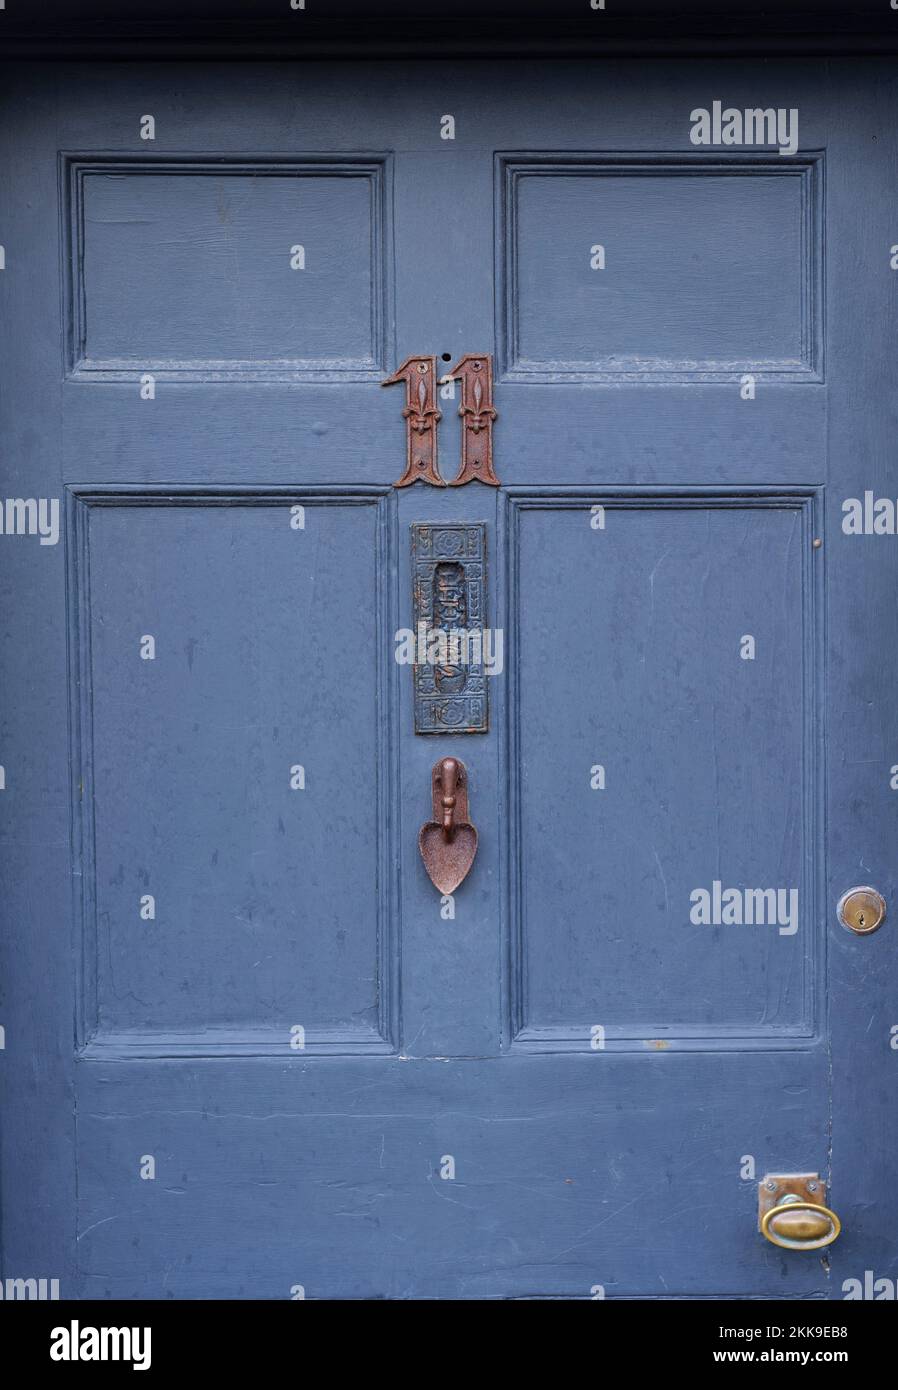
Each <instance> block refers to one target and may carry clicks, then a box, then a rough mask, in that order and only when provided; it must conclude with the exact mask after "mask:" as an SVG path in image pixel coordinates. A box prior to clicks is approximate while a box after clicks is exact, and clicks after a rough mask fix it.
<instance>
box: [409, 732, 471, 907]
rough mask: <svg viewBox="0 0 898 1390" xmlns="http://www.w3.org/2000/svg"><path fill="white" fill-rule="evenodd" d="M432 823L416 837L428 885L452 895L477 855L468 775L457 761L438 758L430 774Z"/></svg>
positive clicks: (422, 828) (424, 827) (425, 826)
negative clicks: (469, 812) (470, 818)
mask: <svg viewBox="0 0 898 1390" xmlns="http://www.w3.org/2000/svg"><path fill="white" fill-rule="evenodd" d="M431 793H432V800H433V820H432V821H428V822H427V824H426V825H422V827H421V831H420V834H419V835H418V846H419V848H420V850H421V858H422V859H423V860H424V867H425V869H426V870H427V873H428V876H429V877H430V881H431V883H432V884H433V885H434V887H435V888H438V889H439V891H440V892H441V893H454V892H455V890H456V888H457V887H458V885H459V884H460V883H461V882H462V881H463V880H464V878H465V877H466V875H467V873H468V870H469V869H470V867H471V865H472V864H473V863H474V856H475V854H476V853H477V831H476V830H475V829H474V826H473V825H471V823H470V821H469V820H468V773H467V769H466V767H465V765H464V763H462V762H459V760H458V759H457V758H441V759H440V761H439V762H438V763H435V764H434V767H433V772H432V773H431Z"/></svg>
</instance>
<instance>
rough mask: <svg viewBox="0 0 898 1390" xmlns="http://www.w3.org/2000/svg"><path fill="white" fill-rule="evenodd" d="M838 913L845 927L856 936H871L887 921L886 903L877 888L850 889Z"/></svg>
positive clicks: (837, 909) (841, 902)
mask: <svg viewBox="0 0 898 1390" xmlns="http://www.w3.org/2000/svg"><path fill="white" fill-rule="evenodd" d="M836 912H837V913H838V917H839V921H840V922H841V923H842V926H843V927H847V928H848V930H849V931H853V932H854V933H855V935H856V936H869V935H870V933H871V932H874V931H876V929H877V927H881V926H882V924H883V922H884V921H885V915H886V902H885V898H884V897H883V896H882V894H881V893H877V891H876V889H875V888H869V887H862V888H850V889H849V890H848V892H847V893H843V894H842V897H841V898H840V899H839V902H838V905H837V907H836Z"/></svg>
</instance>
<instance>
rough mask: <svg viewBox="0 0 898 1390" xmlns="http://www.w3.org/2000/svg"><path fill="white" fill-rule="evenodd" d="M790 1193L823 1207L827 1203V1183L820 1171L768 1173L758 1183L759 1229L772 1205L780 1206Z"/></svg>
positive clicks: (803, 1200)
mask: <svg viewBox="0 0 898 1390" xmlns="http://www.w3.org/2000/svg"><path fill="white" fill-rule="evenodd" d="M790 1195H791V1196H794V1197H798V1198H799V1199H800V1200H801V1201H802V1202H812V1203H813V1205H814V1206H816V1207H822V1206H825V1205H826V1183H825V1182H823V1180H822V1179H821V1177H820V1174H819V1173H767V1174H766V1176H765V1177H763V1178H762V1179H761V1181H760V1182H759V1183H758V1230H759V1231H760V1229H761V1222H762V1220H763V1219H764V1217H765V1216H766V1215H767V1213H768V1211H770V1209H771V1207H776V1206H779V1204H780V1202H782V1200H783V1198H784V1197H788V1196H790ZM773 1219H774V1221H775V1220H776V1219H777V1218H776V1217H774V1218H773Z"/></svg>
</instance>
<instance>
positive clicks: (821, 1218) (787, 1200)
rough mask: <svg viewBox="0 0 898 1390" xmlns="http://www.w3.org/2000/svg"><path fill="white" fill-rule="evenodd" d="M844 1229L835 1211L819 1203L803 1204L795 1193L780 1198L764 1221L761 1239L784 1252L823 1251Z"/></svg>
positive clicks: (763, 1217) (765, 1215) (762, 1219)
mask: <svg viewBox="0 0 898 1390" xmlns="http://www.w3.org/2000/svg"><path fill="white" fill-rule="evenodd" d="M841 1229H842V1223H841V1221H840V1220H839V1218H838V1217H837V1216H836V1213H835V1212H834V1211H830V1209H829V1207H824V1206H822V1205H821V1204H820V1203H819V1202H803V1201H802V1200H801V1198H800V1197H798V1196H796V1195H795V1193H792V1192H790V1193H788V1194H787V1195H786V1196H785V1197H781V1198H780V1199H779V1201H778V1203H777V1205H776V1206H775V1207H771V1208H770V1210H769V1211H767V1212H765V1213H764V1215H763V1216H762V1217H761V1235H762V1236H766V1238H767V1239H768V1240H769V1241H770V1242H771V1243H772V1244H773V1245H780V1246H782V1247H783V1249H785V1250H821V1249H822V1248H823V1246H824V1245H832V1243H833V1241H834V1240H835V1238H836V1236H837V1235H838V1234H839V1232H840V1231H841Z"/></svg>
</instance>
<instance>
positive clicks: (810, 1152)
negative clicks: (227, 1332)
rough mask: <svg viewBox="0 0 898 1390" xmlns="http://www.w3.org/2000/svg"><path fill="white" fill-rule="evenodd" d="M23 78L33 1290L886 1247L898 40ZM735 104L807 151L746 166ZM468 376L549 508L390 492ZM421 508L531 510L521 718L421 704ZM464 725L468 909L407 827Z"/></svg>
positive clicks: (21, 985) (713, 1292)
mask: <svg viewBox="0 0 898 1390" xmlns="http://www.w3.org/2000/svg"><path fill="white" fill-rule="evenodd" d="M485 78H488V80H484V79H485ZM7 90H8V95H7V98H6V100H7V103H8V110H9V111H10V112H12V113H14V115H15V119H14V120H12V119H9V120H7V121H5V122H4V123H3V130H4V141H5V146H6V149H5V154H4V180H5V186H6V189H7V193H8V197H7V199H6V200H5V201H6V208H7V210H6V213H5V218H4V232H3V241H4V245H5V251H6V261H5V269H4V271H3V273H2V277H0V281H2V290H3V294H4V296H5V312H4V321H5V323H6V325H7V330H8V331H7V333H6V334H5V335H4V341H3V365H2V380H3V384H4V385H3V393H2V404H3V409H4V411H5V420H4V425H5V438H6V440H7V441H8V448H7V455H6V483H5V489H4V498H6V497H8V498H9V500H4V503H3V507H4V511H3V519H4V533H3V535H2V537H0V548H2V558H3V563H4V574H5V584H4V593H5V595H6V602H5V613H6V629H7V640H6V643H5V646H4V660H5V663H6V668H7V671H8V683H7V689H8V691H9V703H8V707H7V710H6V713H5V717H4V725H3V746H2V764H3V767H4V784H3V786H4V789H3V792H2V794H0V814H2V817H3V842H4V849H5V862H6V877H5V885H4V904H5V908H6V920H7V932H6V937H5V965H4V971H3V976H4V984H5V999H4V1004H3V1015H2V1023H3V1027H4V1030H5V1048H4V1050H3V1052H2V1067H0V1074H2V1077H3V1085H4V1088H5V1095H6V1102H5V1107H4V1121H3V1150H2V1162H0V1180H2V1191H3V1213H2V1235H3V1242H4V1245H3V1267H2V1273H3V1275H4V1276H5V1277H13V1276H15V1277H34V1278H40V1277H45V1278H59V1279H60V1281H61V1290H62V1294H63V1296H75V1297H83V1298H88V1299H104V1298H109V1297H122V1298H139V1297H150V1298H207V1297H224V1298H257V1299H258V1298H282V1299H289V1298H296V1297H302V1296H305V1297H308V1298H436V1299H440V1298H466V1299H484V1298H485V1299H493V1298H515V1297H561V1298H582V1299H589V1298H596V1297H601V1296H603V1295H604V1296H606V1297H609V1298H610V1297H640V1298H669V1297H707V1296H717V1297H734V1298H739V1297H789V1298H792V1297H795V1298H813V1297H824V1298H836V1299H838V1298H842V1297H843V1296H845V1294H846V1292H849V1291H850V1290H851V1288H852V1287H853V1286H852V1285H851V1282H850V1281H851V1280H853V1279H859V1280H861V1281H863V1280H864V1278H865V1272H867V1271H872V1276H871V1277H875V1278H877V1279H886V1278H888V1277H891V1278H893V1279H894V1278H895V1276H896V1265H895V1262H896V1258H898V1257H896V1250H898V1240H896V1236H898V1230H896V1217H895V1209H894V1201H893V1200H892V1196H891V1193H892V1189H893V1186H894V1183H893V1179H892V1177H891V1161H892V1155H893V1154H894V1152H895V1148H896V1143H898V1119H896V1115H898V1109H896V1106H895V1103H894V1102H895V1086H896V1066H898V1063H896V1060H895V1058H896V1052H895V1040H894V1032H895V1026H896V1025H895V1018H896V1013H895V966H894V960H895V948H894V940H895V931H896V926H895V923H894V921H892V920H890V919H889V918H888V917H887V918H886V922H885V924H884V925H883V927H882V928H881V929H880V930H879V931H878V932H876V933H875V934H871V935H858V934H854V933H852V932H850V931H848V930H846V928H845V927H843V926H842V925H841V924H840V923H839V922H838V920H837V918H836V913H835V904H836V901H837V900H838V899H839V897H840V896H841V895H842V894H843V893H844V892H845V891H846V890H848V889H850V888H852V887H853V886H855V885H871V886H872V887H874V888H876V889H877V890H879V891H880V892H881V893H882V894H883V895H884V897H885V899H886V901H887V902H890V901H892V900H893V899H894V895H895V891H896V884H895V873H894V853H893V851H894V838H895V816H896V793H895V790H894V786H895V785H896V778H895V774H894V770H893V764H898V715H896V712H895V708H894V700H893V699H892V695H891V692H892V688H893V686H894V678H895V669H894V667H895V657H894V652H895V642H894V641H893V636H894V628H895V617H894V613H895V605H894V602H893V595H894V591H895V581H896V572H898V564H896V553H898V552H896V550H895V546H896V544H898V542H896V540H895V538H894V530H895V525H894V507H893V504H894V497H895V494H896V487H895V484H894V470H893V467H892V464H893V459H892V435H893V434H894V408H893V401H894V387H893V362H894V349H895V326H894V325H895V317H894V315H895V294H896V288H895V286H896V276H895V274H894V272H893V270H892V269H891V268H890V255H891V247H892V243H893V241H895V240H896V235H895V226H894V218H893V215H892V212H891V206H890V200H889V197H888V194H887V189H888V188H889V186H890V176H891V172H892V169H893V165H894V159H895V135H894V132H895V130H896V129H898V120H896V116H898V111H896V97H895V89H894V82H893V79H892V77H891V76H890V74H889V73H887V72H886V71H885V69H881V68H879V67H878V66H877V65H876V64H875V63H870V64H866V65H865V66H864V67H863V68H862V69H858V68H852V67H848V66H846V67H844V68H843V67H840V66H839V64H832V65H831V67H830V71H829V76H828V79H827V82H826V83H825V84H824V83H822V82H821V80H820V72H819V69H817V68H814V67H805V66H802V65H801V64H788V63H784V64H780V65H772V66H771V65H766V66H765V65H760V64H758V65H755V64H750V63H749V64H745V65H740V66H738V67H737V66H730V65H727V64H722V63H721V64H714V63H704V64H702V63H698V64H689V63H681V64H679V65H677V66H676V68H674V67H672V66H669V65H667V64H665V63H661V62H658V63H653V64H651V65H640V64H636V63H633V64H629V65H628V64H626V63H624V62H617V63H615V64H613V65H607V66H606V65H603V64H602V63H582V64H581V63H547V64H539V65H530V64H528V63H523V62H521V63H509V64H507V65H505V66H504V67H501V69H498V70H497V68H496V67H495V66H493V67H491V68H489V69H487V68H485V67H484V68H478V67H477V65H474V66H473V67H472V66H466V65H464V64H444V63H432V64H429V65H414V64H411V63H409V64H401V63H400V64H393V65H387V66H383V67H378V66H369V67H362V66H361V65H347V66H345V67H341V66H339V65H330V64H324V63H319V64H312V65H309V66H308V67H307V68H302V67H301V66H296V65H294V66H277V65H274V66H271V67H267V68H266V67H264V66H258V65H257V66H252V65H248V66H246V65H240V66H233V67H215V66H196V67H191V66H189V65H186V64H182V65H179V66H177V67H172V68H169V67H166V66H164V65H153V66H146V67H143V66H140V65H134V64H132V65H128V66H126V67H122V68H94V67H90V66H85V67H82V68H78V67H75V66H68V65H67V66H65V67H61V68H59V69H53V70H52V71H48V70H46V69H42V68H40V67H37V68H35V69H34V70H30V71H29V70H26V71H18V72H16V73H13V74H11V75H10V77H9V83H8V89H7ZM718 99H722V100H723V106H724V107H726V108H729V109H731V110H733V111H736V112H738V113H745V112H749V111H756V110H761V111H764V110H768V109H769V110H770V111H771V112H773V113H774V116H776V113H782V114H783V117H784V121H783V128H782V130H780V129H779V128H778V127H777V126H776V121H774V124H773V125H772V126H770V128H769V129H768V127H767V126H766V124H764V122H761V123H760V124H758V123H757V122H755V123H754V125H751V123H749V122H748V121H747V120H746V119H743V115H742V114H740V120H739V124H738V130H737V128H736V124H735V122H734V121H733V119H732V118H730V124H729V126H728V130H729V134H730V135H731V136H733V138H732V139H729V138H728V139H726V140H724V139H723V128H722V124H721V116H720V112H719V111H715V102H716V101H718ZM702 112H706V113H707V130H705V129H704V127H703V125H702V120H703V117H702V114H701V113H702ZM697 113H698V114H697ZM715 122H716V125H715ZM775 127H776V128H775ZM737 134H738V137H739V138H738V139H736V135H737ZM704 135H707V137H708V138H707V141H705V140H704ZM752 135H753V136H755V137H758V136H764V137H765V138H763V139H759V138H754V139H752V138H748V137H750V136H752ZM768 135H771V136H772V137H773V138H771V139H767V138H766V136H768ZM715 137H717V138H715ZM860 208H863V210H864V211H863V218H862V220H859V213H858V209H860ZM468 352H482V353H487V352H489V353H491V354H492V355H493V359H494V368H495V399H496V405H497V407H498V411H499V418H498V421H497V424H496V429H495V467H496V472H497V474H498V477H499V479H500V480H501V483H502V486H501V488H500V489H498V490H496V489H492V488H489V487H484V486H481V485H479V484H477V483H474V484H471V485H470V486H465V487H460V488H457V489H453V488H437V487H429V486H426V485H425V484H422V483H419V484H416V485H415V486H413V487H409V488H405V489H402V490H397V489H395V488H394V487H393V486H392V484H393V482H394V480H396V479H397V478H398V477H399V476H400V474H401V472H402V470H403V467H404V461H405V453H404V450H405V424H404V421H403V418H402V414H401V406H402V401H401V399H399V398H398V397H399V394H400V393H398V392H397V390H396V389H395V388H394V389H393V390H390V391H382V390H381V389H380V386H379V383H380V382H381V380H382V379H383V378H384V377H386V376H387V375H389V374H390V373H391V372H393V371H394V370H395V368H396V366H397V364H399V363H400V362H401V361H402V360H403V359H405V358H406V357H408V356H409V355H411V354H435V355H436V356H437V358H438V360H439V361H440V362H445V363H447V364H448V363H450V362H454V361H456V360H457V359H458V358H459V357H461V356H462V355H463V354H464V353H468ZM457 404H458V401H457V398H456V400H455V401H454V402H453V401H452V400H451V399H450V398H449V396H448V394H446V395H444V396H443V397H442V398H441V399H440V407H441V409H442V412H443V420H442V424H441V429H440V457H441V463H442V469H443V473H444V475H445V476H448V477H451V476H452V475H453V474H454V472H455V471H456V468H457V461H458V457H459V448H460V437H459V429H460V423H459V420H458V417H457V414H456V406H457ZM881 498H883V499H891V500H890V504H889V505H892V507H893V510H892V513H891V516H892V521H891V526H890V525H889V515H890V513H889V509H888V506H882V505H879V504H878V501H877V499H881ZM851 499H857V507H855V506H854V505H853V503H852V502H851ZM32 503H33V504H34V505H33V507H32V505H31V504H32ZM55 504H58V506H59V511H58V514H56V513H55V512H54V505H55ZM865 508H866V510H865ZM54 515H56V516H57V523H58V525H57V528H56V530H55V532H54V520H53V519H54ZM867 521H869V525H867V524H866V522H867ZM422 522H423V523H431V522H433V523H439V524H443V523H446V524H448V523H452V524H462V523H464V524H469V523H483V524H484V525H485V528H486V531H485V534H486V543H487V570H488V578H487V586H486V620H487V622H488V624H489V625H490V626H491V628H493V629H494V630H495V631H497V632H501V633H502V634H503V638H504V662H503V666H502V670H501V672H497V673H496V674H495V675H493V676H490V677H488V683H489V694H490V727H489V730H488V731H487V732H485V733H479V734H466V735H463V734H455V735H451V734H449V735H447V736H445V737H441V736H430V735H422V734H416V733H415V726H414V712H413V688H412V675H411V672H410V670H409V669H408V667H405V666H402V665H400V664H399V663H398V662H397V661H396V660H395V650H396V644H395V634H396V632H397V631H398V630H399V629H401V628H403V627H408V626H410V625H411V623H412V617H413V615H412V578H413V576H412V571H411V562H410V528H411V527H412V526H413V525H415V524H418V523H422ZM449 755H451V756H454V757H456V758H461V759H462V760H463V761H464V762H465V764H466V767H467V770H468V777H469V795H470V808H471V817H472V819H473V822H474V823H475V825H476V826H477V829H478V832H479V850H478V854H477V858H476V860H475V863H474V866H473V869H472V870H471V872H470V874H469V876H468V878H467V880H466V881H465V883H464V884H463V886H462V887H461V888H459V889H458V891H457V893H456V894H455V895H454V900H453V901H451V902H449V901H443V900H441V898H440V895H439V894H438V893H437V892H436V890H435V889H434V887H433V885H432V884H431V882H430V881H429V879H428V877H427V875H426V874H425V872H424V868H423V865H422V863H421V860H420V856H419V853H418V846H417V835H418V830H419V827H420V826H421V825H422V823H423V822H425V821H427V820H428V819H429V818H430V791H431V788H430V772H431V767H432V765H433V763H434V761H435V759H437V758H438V757H442V756H449ZM893 915H894V914H893ZM768 1172H770V1173H778V1174H790V1173H809V1172H813V1173H816V1174H818V1175H819V1179H820V1181H821V1182H822V1183H823V1184H825V1190H826V1196H827V1201H828V1202H829V1203H830V1204H831V1205H832V1206H833V1207H834V1209H835V1210H836V1211H837V1212H838V1214H839V1216H840V1217H841V1219H842V1222H843V1233H842V1235H841V1237H840V1238H839V1240H838V1241H837V1242H836V1243H835V1244H834V1245H833V1246H832V1247H831V1248H830V1249H828V1250H827V1251H825V1252H822V1253H816V1254H809V1253H807V1252H795V1251H787V1250H782V1249H776V1248H775V1247H774V1246H773V1245H771V1244H769V1243H767V1242H765V1241H764V1240H763V1239H762V1238H761V1236H760V1235H759V1234H758V1230H757V1221H758V1207H757V1203H758V1196H757V1187H758V1181H759V1180H760V1179H761V1178H762V1177H763V1176H764V1175H765V1174H766V1173H768Z"/></svg>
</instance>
